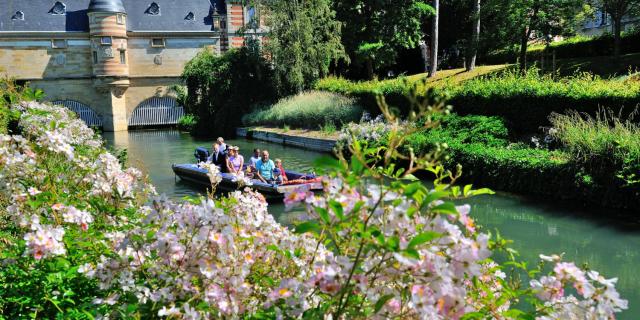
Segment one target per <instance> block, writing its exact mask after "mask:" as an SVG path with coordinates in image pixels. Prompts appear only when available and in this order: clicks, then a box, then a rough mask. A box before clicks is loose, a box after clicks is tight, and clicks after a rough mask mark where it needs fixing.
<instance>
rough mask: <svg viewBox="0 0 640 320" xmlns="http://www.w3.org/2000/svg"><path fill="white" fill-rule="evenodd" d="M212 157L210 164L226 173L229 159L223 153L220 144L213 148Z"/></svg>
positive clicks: (215, 144) (216, 143)
mask: <svg viewBox="0 0 640 320" xmlns="http://www.w3.org/2000/svg"><path fill="white" fill-rule="evenodd" d="M212 148H213V150H212V152H211V156H209V162H210V163H213V164H215V165H216V166H218V167H220V172H225V171H226V170H225V169H226V168H227V157H226V156H225V155H224V153H222V151H221V147H220V144H219V143H218V142H217V141H216V142H215V143H214V144H213V146H212Z"/></svg>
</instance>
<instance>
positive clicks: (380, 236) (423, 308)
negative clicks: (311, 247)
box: [274, 179, 490, 319]
mask: <svg viewBox="0 0 640 320" xmlns="http://www.w3.org/2000/svg"><path fill="white" fill-rule="evenodd" d="M358 187H361V185H358V186H357V187H354V186H351V185H349V184H347V183H345V182H344V180H342V179H333V180H330V181H328V182H327V183H326V185H325V194H324V195H313V194H312V193H309V192H302V191H300V192H296V193H294V194H292V195H290V196H289V197H288V198H287V199H288V200H287V203H288V205H289V206H291V205H293V203H295V202H304V203H306V205H307V208H308V215H309V217H310V218H311V219H314V220H324V221H328V222H329V223H330V224H340V221H345V220H347V219H357V220H359V221H363V222H364V223H363V224H357V223H356V224H342V226H340V227H339V228H337V229H336V230H335V232H336V237H345V238H346V239H348V238H349V237H351V236H350V235H353V234H355V233H357V232H358V231H357V230H356V229H362V228H365V229H368V230H372V232H375V237H371V238H370V239H357V238H356V237H352V239H354V240H356V241H355V242H356V243H355V244H353V243H351V244H350V243H349V241H347V240H345V241H344V242H342V245H344V246H345V247H344V248H341V249H340V251H344V252H348V249H347V247H351V246H353V245H355V246H356V247H358V246H361V247H364V246H366V247H369V249H368V250H359V251H358V252H360V255H359V256H358V255H356V253H355V252H352V255H349V254H337V253H336V254H335V255H334V254H333V252H332V253H331V254H329V255H328V256H326V257H323V258H322V259H318V260H317V261H315V263H314V266H313V273H312V274H311V275H310V278H309V279H307V280H306V281H305V282H303V283H302V284H301V286H302V287H306V288H305V289H304V290H302V292H309V293H313V294H311V295H310V296H308V297H306V299H312V298H314V297H313V295H314V294H325V295H332V296H334V297H336V296H341V295H344V294H345V293H344V292H346V290H343V289H344V288H348V287H353V288H354V289H351V290H355V292H357V294H358V295H361V297H362V299H365V301H368V302H369V303H371V304H374V303H375V302H377V301H380V300H381V299H388V300H387V303H386V304H384V305H383V306H382V308H380V310H379V314H378V316H383V317H401V316H402V317H405V316H409V317H418V316H419V317H424V318H434V319H435V318H443V317H444V318H451V319H457V318H459V317H461V316H462V315H464V314H465V313H467V312H470V311H473V308H472V306H471V305H470V304H467V303H466V300H467V292H468V286H467V283H465V281H464V280H465V279H470V278H473V277H478V276H482V275H483V273H482V272H481V269H482V262H483V261H484V260H485V259H487V258H488V257H489V256H490V251H489V250H488V247H487V245H488V239H489V237H488V236H487V235H486V234H475V233H473V232H469V233H465V232H464V231H463V230H462V229H461V228H460V226H469V225H470V224H471V223H470V218H469V217H468V215H467V211H468V206H462V207H458V208H457V211H458V212H459V213H458V214H455V215H450V216H446V215H430V214H416V210H415V209H416V208H417V207H419V203H417V202H416V201H415V200H413V199H411V198H409V197H405V196H404V195H402V194H399V193H395V192H390V191H389V190H388V189H387V188H386V187H384V186H378V185H367V186H366V188H365V189H362V188H358ZM327 200H329V201H327ZM439 204H440V203H434V204H432V205H433V206H438V205H439ZM346 212H351V213H350V215H352V216H349V215H346V216H345V213H346ZM323 216H324V218H323ZM467 229H468V228H467ZM343 249H345V250H343ZM287 281H289V282H291V280H287ZM278 290H282V289H281V288H279V289H278ZM351 290H349V291H351ZM279 292H280V291H276V293H279ZM407 293H409V294H407ZM274 295H276V294H274ZM276 296H277V295H276ZM296 296H298V295H297V294H293V295H291V296H289V297H287V299H288V300H290V299H291V297H296ZM385 297H386V298H385ZM338 300H339V301H338V302H339V303H338V305H339V304H340V303H346V302H342V300H345V301H346V300H347V298H344V299H341V298H339V299H338ZM287 305H291V304H290V303H289V302H287ZM298 305H300V306H304V305H311V304H310V303H306V304H304V303H299V304H298ZM333 311H334V312H335V311H336V310H333ZM298 313H299V310H298V309H296V308H294V309H293V313H292V314H290V315H292V316H295V315H297V314H298Z"/></svg>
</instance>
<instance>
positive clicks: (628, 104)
mask: <svg viewBox="0 0 640 320" xmlns="http://www.w3.org/2000/svg"><path fill="white" fill-rule="evenodd" d="M449 94H450V97H451V99H450V103H451V104H452V105H453V106H454V108H455V111H456V112H458V113H460V114H480V115H497V116H501V117H503V118H504V119H505V120H506V121H507V125H508V126H509V128H510V129H511V130H512V131H513V132H514V134H524V133H533V132H537V131H539V129H540V127H542V126H549V125H550V122H549V120H548V118H549V115H551V113H553V112H556V113H566V112H567V111H569V110H577V111H579V112H584V113H587V114H591V115H595V114H596V113H598V110H600V109H601V108H609V109H612V110H616V111H619V110H620V111H621V113H622V114H623V115H628V114H630V113H632V112H633V111H634V110H635V108H636V107H637V106H638V105H640V82H638V81H635V80H631V79H630V80H626V81H615V80H605V79H601V78H599V77H597V76H593V75H590V74H581V75H576V76H574V77H569V78H563V79H559V80H554V79H553V78H552V77H551V76H549V75H541V74H540V73H539V72H538V71H537V70H535V69H531V70H529V72H527V74H526V75H525V76H521V75H520V74H518V73H517V72H515V71H506V72H503V73H502V74H500V75H494V76H487V77H481V78H476V79H472V80H469V81H467V82H465V83H463V84H462V85H460V86H457V87H453V88H451V89H450V90H449Z"/></svg>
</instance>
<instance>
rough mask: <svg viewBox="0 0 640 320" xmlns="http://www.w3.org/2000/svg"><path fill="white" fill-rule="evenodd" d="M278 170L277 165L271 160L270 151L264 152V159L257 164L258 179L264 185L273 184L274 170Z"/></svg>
mask: <svg viewBox="0 0 640 320" xmlns="http://www.w3.org/2000/svg"><path fill="white" fill-rule="evenodd" d="M275 168H276V165H275V163H273V161H272V160H270V159H269V151H267V150H263V151H262V157H261V158H260V160H258V162H256V177H257V178H258V180H260V181H262V182H264V183H273V182H274V175H273V169H275Z"/></svg>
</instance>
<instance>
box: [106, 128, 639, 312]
mask: <svg viewBox="0 0 640 320" xmlns="http://www.w3.org/2000/svg"><path fill="white" fill-rule="evenodd" d="M104 137H105V138H106V140H107V141H108V144H109V145H110V146H114V147H116V148H126V149H127V150H128V154H129V162H130V164H131V165H133V166H135V167H138V168H140V169H141V170H143V171H144V172H145V173H146V174H148V175H149V176H150V178H151V180H152V182H153V183H154V185H155V186H156V189H157V190H158V192H159V193H164V194H166V195H167V196H169V197H170V198H174V199H179V198H181V197H183V196H187V195H196V194H200V193H202V192H201V191H200V190H199V189H198V188H195V187H194V186H193V185H191V184H188V183H185V182H182V181H180V179H176V178H175V176H174V174H173V172H172V171H171V164H172V163H191V162H193V161H194V157H193V151H194V149H195V147H197V146H207V147H210V145H211V142H212V141H208V140H196V139H194V138H192V137H191V136H189V135H188V134H185V133H180V132H178V131H173V130H153V131H132V132H128V133H127V132H121V133H105V134H104ZM227 143H228V144H231V145H237V146H239V147H240V149H241V153H242V154H243V155H244V156H245V159H248V157H249V156H250V155H251V153H252V151H253V149H254V148H261V149H268V150H269V151H270V153H271V157H272V158H273V159H275V158H280V159H282V160H283V163H284V166H285V168H288V169H291V170H295V171H302V172H308V171H310V170H311V166H312V163H313V160H314V159H315V158H316V157H319V156H321V154H319V153H317V152H313V151H306V150H302V149H298V148H293V147H285V146H282V145H279V144H273V143H267V142H261V141H255V140H228V141H227ZM468 203H470V204H471V205H472V210H471V213H472V215H473V217H474V218H475V219H476V220H477V221H478V224H479V225H482V226H483V227H484V228H485V230H487V231H492V232H495V231H499V232H500V234H501V235H502V236H503V237H505V238H508V239H512V240H514V241H515V242H514V244H513V247H514V248H515V249H516V250H518V251H519V252H520V254H521V258H522V259H523V260H525V261H531V262H532V263H536V262H537V258H538V255H539V254H541V253H544V254H552V253H565V257H566V260H569V261H575V262H576V263H577V264H588V266H589V267H591V268H593V269H595V270H598V271H600V272H601V273H604V274H605V275H606V276H608V277H614V276H615V277H618V278H619V280H618V289H619V290H620V292H621V294H622V296H623V297H624V298H625V299H627V300H629V310H627V311H626V312H624V313H622V314H621V315H620V317H619V319H625V320H626V319H628V320H632V319H639V318H640V224H638V223H630V222H625V223H623V222H620V221H621V219H618V218H616V212H615V211H614V210H606V209H600V210H593V211H588V210H586V209H584V208H579V207H576V206H572V205H570V204H567V203H563V202H559V201H553V200H545V199H536V198H529V197H521V196H514V195H509V194H504V193H501V194H498V195H494V196H483V197H478V198H474V199H471V200H470V201H468ZM269 210H270V212H271V213H272V214H273V215H274V216H275V217H276V219H277V220H278V221H280V222H281V223H283V224H291V223H292V222H293V221H295V217H296V212H285V211H284V206H283V205H281V204H272V205H270V209H269Z"/></svg>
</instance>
